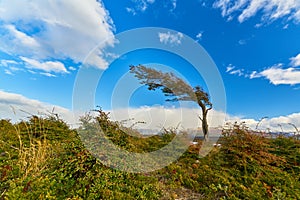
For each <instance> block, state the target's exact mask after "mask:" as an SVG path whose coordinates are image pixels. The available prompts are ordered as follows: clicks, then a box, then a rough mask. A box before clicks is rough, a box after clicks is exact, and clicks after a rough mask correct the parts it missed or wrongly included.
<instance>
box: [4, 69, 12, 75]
mask: <svg viewBox="0 0 300 200" xmlns="http://www.w3.org/2000/svg"><path fill="white" fill-rule="evenodd" d="M4 73H5V74H7V75H14V74H13V73H12V71H10V70H9V69H5V70H4Z"/></svg>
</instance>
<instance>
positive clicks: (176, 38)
mask: <svg viewBox="0 0 300 200" xmlns="http://www.w3.org/2000/svg"><path fill="white" fill-rule="evenodd" d="M158 37H159V41H160V42H161V43H164V44H171V45H180V44H181V40H182V39H183V34H182V33H176V34H172V33H170V32H167V33H158Z"/></svg>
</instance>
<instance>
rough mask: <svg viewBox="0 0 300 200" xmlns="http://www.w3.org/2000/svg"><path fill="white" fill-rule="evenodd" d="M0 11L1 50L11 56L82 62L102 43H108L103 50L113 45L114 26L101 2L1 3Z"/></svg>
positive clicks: (4, 0) (87, 0) (69, 0)
mask: <svg viewBox="0 0 300 200" xmlns="http://www.w3.org/2000/svg"><path fill="white" fill-rule="evenodd" d="M0 8H1V10H0V27H1V29H2V31H1V32H0V51H3V52H5V53H8V54H9V55H12V56H22V57H27V58H31V59H35V60H37V61H39V62H42V61H43V60H55V59H59V60H63V59H72V60H73V61H74V62H82V61H83V60H84V58H85V57H86V55H88V53H89V52H90V51H91V50H92V49H93V48H94V47H95V46H97V45H98V44H99V43H100V42H103V41H105V42H104V44H103V45H102V46H101V48H102V49H103V48H105V47H106V46H111V45H113V44H114V34H113V30H114V27H113V23H112V20H111V18H110V17H109V14H108V12H107V11H106V10H105V8H104V6H103V3H102V2H101V1H96V0H85V1H81V0H72V1H71V0H67V1H59V0H54V1H31V2H30V3H29V2H26V1H22V2H20V1H18V0H2V1H0ZM108 38H110V39H108ZM106 39H108V40H106ZM98 56H99V58H98V60H100V59H103V58H101V57H100V56H101V55H98ZM94 64H96V63H94ZM54 67H55V65H54ZM97 67H99V68H105V67H106V66H97Z"/></svg>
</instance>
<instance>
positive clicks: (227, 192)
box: [0, 111, 300, 199]
mask: <svg viewBox="0 0 300 200" xmlns="http://www.w3.org/2000/svg"><path fill="white" fill-rule="evenodd" d="M92 119H95V121H93V122H92ZM82 122H83V125H82V127H81V128H82V129H84V128H86V126H89V125H91V123H99V124H100V126H101V128H102V129H103V130H105V134H106V136H107V138H109V139H110V140H111V141H113V142H114V144H116V145H118V146H119V147H120V148H123V149H126V150H128V151H132V152H151V151H154V150H157V149H159V148H161V147H163V146H165V145H166V144H168V143H169V142H170V141H171V140H172V138H173V137H174V136H175V134H174V133H173V132H172V131H167V130H166V132H165V133H164V134H161V135H157V136H153V137H148V138H141V137H139V135H138V134H139V133H137V132H134V131H133V130H131V131H132V132H134V134H136V135H134V134H131V135H128V134H125V133H124V131H123V130H124V129H122V128H121V127H120V126H121V125H120V124H119V123H116V122H111V121H110V120H109V117H108V115H107V114H106V113H104V112H102V111H101V112H100V111H99V113H98V116H97V117H96V118H92V117H85V118H82ZM219 142H220V143H221V147H215V148H214V149H213V150H212V151H211V152H210V154H209V155H207V156H206V157H204V158H199V149H200V147H201V141H199V144H198V145H191V146H190V147H189V148H188V150H187V151H186V152H185V153H184V154H183V155H182V156H181V157H180V158H179V159H178V160H177V161H176V162H174V163H172V164H171V165H169V166H167V167H165V168H163V169H160V170H157V171H154V172H149V173H138V174H134V173H128V172H121V171H118V170H115V169H112V168H110V167H107V166H105V165H103V164H102V163H101V162H99V161H98V160H97V159H96V158H95V157H93V156H92V155H91V153H90V152H89V151H87V150H86V148H85V147H84V146H83V144H82V142H81V140H80V137H79V135H78V133H77V131H76V130H72V129H70V128H69V127H68V126H67V125H66V123H65V122H64V121H62V120H61V119H59V118H57V117H56V116H55V115H53V116H48V117H38V116H32V117H30V118H29V119H28V120H26V121H22V122H18V123H16V124H13V123H11V122H10V121H9V120H0V199H300V141H299V140H296V139H295V138H287V137H281V136H280V137H277V138H275V139H269V138H268V137H265V134H262V133H254V132H253V131H250V130H248V129H247V128H246V127H245V126H243V125H238V124H233V125H232V126H231V127H230V128H228V129H226V130H224V131H223V137H222V138H221V139H220V141H219Z"/></svg>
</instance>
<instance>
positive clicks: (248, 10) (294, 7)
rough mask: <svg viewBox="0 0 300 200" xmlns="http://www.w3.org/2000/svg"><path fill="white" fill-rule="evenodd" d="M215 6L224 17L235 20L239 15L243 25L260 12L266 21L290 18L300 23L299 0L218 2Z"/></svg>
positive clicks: (227, 0) (218, 0)
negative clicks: (234, 17)
mask: <svg viewBox="0 0 300 200" xmlns="http://www.w3.org/2000/svg"><path fill="white" fill-rule="evenodd" d="M213 6H214V8H218V9H220V10H221V11H222V16H223V17H227V18H233V16H235V15H236V14H237V13H238V20H239V22H241V23H242V22H244V21H245V20H247V19H249V18H251V17H253V16H255V15H256V14H257V13H258V12H260V11H262V12H263V17H262V19H263V20H266V21H269V20H271V21H272V20H276V19H279V18H282V17H288V19H289V20H295V21H296V22H300V1H299V0H217V1H215V3H214V5H213Z"/></svg>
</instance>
